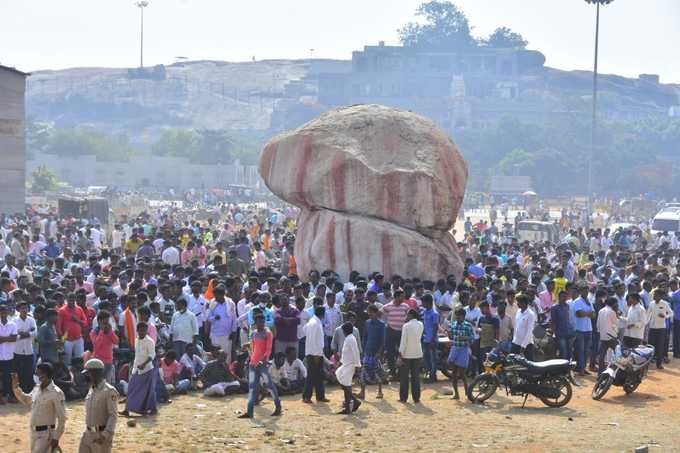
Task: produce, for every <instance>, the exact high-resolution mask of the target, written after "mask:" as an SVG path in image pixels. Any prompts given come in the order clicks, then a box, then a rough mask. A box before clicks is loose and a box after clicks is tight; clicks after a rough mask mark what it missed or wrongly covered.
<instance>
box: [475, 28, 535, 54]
mask: <svg viewBox="0 0 680 453" xmlns="http://www.w3.org/2000/svg"><path fill="white" fill-rule="evenodd" d="M482 43H483V44H484V45H485V46H487V47H493V48H499V49H524V48H525V47H526V46H527V44H528V42H527V41H526V40H525V39H524V38H523V37H522V35H520V34H519V33H516V32H514V31H512V30H511V29H509V28H508V27H498V28H497V29H496V30H494V32H493V33H491V34H490V35H489V37H488V38H486V39H484V40H482Z"/></svg>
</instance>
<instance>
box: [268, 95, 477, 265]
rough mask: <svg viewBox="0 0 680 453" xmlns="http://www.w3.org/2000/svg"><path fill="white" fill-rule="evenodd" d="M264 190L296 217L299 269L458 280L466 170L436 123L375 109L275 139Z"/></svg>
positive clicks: (322, 120) (344, 113)
mask: <svg viewBox="0 0 680 453" xmlns="http://www.w3.org/2000/svg"><path fill="white" fill-rule="evenodd" d="M260 174H261V176H262V178H263V179H264V181H265V183H266V184H267V186H268V187H269V189H270V190H271V191H272V192H273V193H274V194H276V195H277V196H279V197H280V198H282V199H284V200H286V201H288V202H289V203H292V204H294V205H296V206H298V207H300V208H301V209H302V212H301V214H300V219H299V223H298V236H297V239H296V244H295V258H296V260H297V264H298V271H299V273H300V274H301V275H306V273H307V272H309V271H310V270H311V269H318V270H324V269H334V270H335V271H336V272H338V273H339V274H340V275H341V276H342V277H343V278H347V276H348V275H349V272H350V271H351V270H357V271H359V272H361V273H364V274H367V273H370V272H373V271H381V272H383V273H384V274H385V275H386V276H390V275H393V274H399V275H402V276H409V277H420V278H427V279H433V278H439V277H445V276H446V275H448V274H455V275H458V276H459V275H460V274H461V272H462V267H463V266H462V263H461V260H460V257H459V256H458V254H457V251H456V244H455V241H454V239H453V236H452V235H451V233H450V232H449V231H450V229H451V228H452V227H453V225H454V223H455V220H456V216H457V214H458V210H459V208H460V205H461V202H462V200H463V194H464V192H465V183H466V180H467V166H466V164H465V161H464V160H463V158H462V156H461V155H460V153H459V152H458V149H457V148H456V145H455V144H454V143H453V142H452V141H451V139H449V138H448V136H447V135H446V134H445V133H444V132H443V131H441V130H440V129H439V128H438V127H437V126H436V125H435V124H434V123H433V122H432V121H430V120H427V119H425V118H423V117H421V116H418V115H416V114H414V113H410V112H407V111H403V110H397V109H392V108H388V107H383V106H379V105H358V106H352V107H344V108H339V109H336V110H332V111H330V112H328V113H326V114H324V115H321V116H320V117H319V118H317V119H315V120H313V121H311V122H309V123H307V124H305V125H304V126H302V127H300V128H298V129H296V130H294V131H289V132H286V133H284V134H281V135H279V136H277V137H275V138H274V139H273V140H271V141H270V142H269V143H268V144H267V146H266V147H265V149H264V152H263V154H262V157H261V159H260Z"/></svg>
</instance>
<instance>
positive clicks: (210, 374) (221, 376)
mask: <svg viewBox="0 0 680 453" xmlns="http://www.w3.org/2000/svg"><path fill="white" fill-rule="evenodd" d="M200 379H201V382H202V383H203V389H204V390H203V394H204V395H205V396H225V395H231V394H234V393H247V392H248V385H247V384H242V383H240V382H239V381H238V380H236V378H235V377H234V376H233V375H232V374H231V371H229V363H228V362H227V354H226V353H225V352H224V351H219V352H217V358H216V359H215V360H211V361H210V362H208V364H207V365H206V366H205V368H204V369H203V371H202V372H201V374H200Z"/></svg>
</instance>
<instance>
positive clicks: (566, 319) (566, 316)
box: [550, 303, 574, 338]
mask: <svg viewBox="0 0 680 453" xmlns="http://www.w3.org/2000/svg"><path fill="white" fill-rule="evenodd" d="M569 311H570V308H569V305H567V304H564V305H561V304H559V303H558V304H555V305H553V306H552V308H551V309H550V321H551V322H552V325H553V329H555V336H556V337H557V338H568V337H570V336H571V335H573V333H574V327H573V326H572V325H571V313H570V312H569Z"/></svg>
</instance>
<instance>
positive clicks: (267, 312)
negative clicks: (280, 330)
mask: <svg viewBox="0 0 680 453" xmlns="http://www.w3.org/2000/svg"><path fill="white" fill-rule="evenodd" d="M255 308H259V309H260V310H262V314H263V315H264V324H265V325H266V326H267V327H269V328H270V329H271V328H272V327H274V312H273V311H272V310H271V309H270V308H267V307H263V306H261V305H255V306H254V307H253V308H251V309H250V311H249V312H248V324H249V325H250V326H251V327H252V326H254V325H255V317H254V313H253V310H254V309H255Z"/></svg>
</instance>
